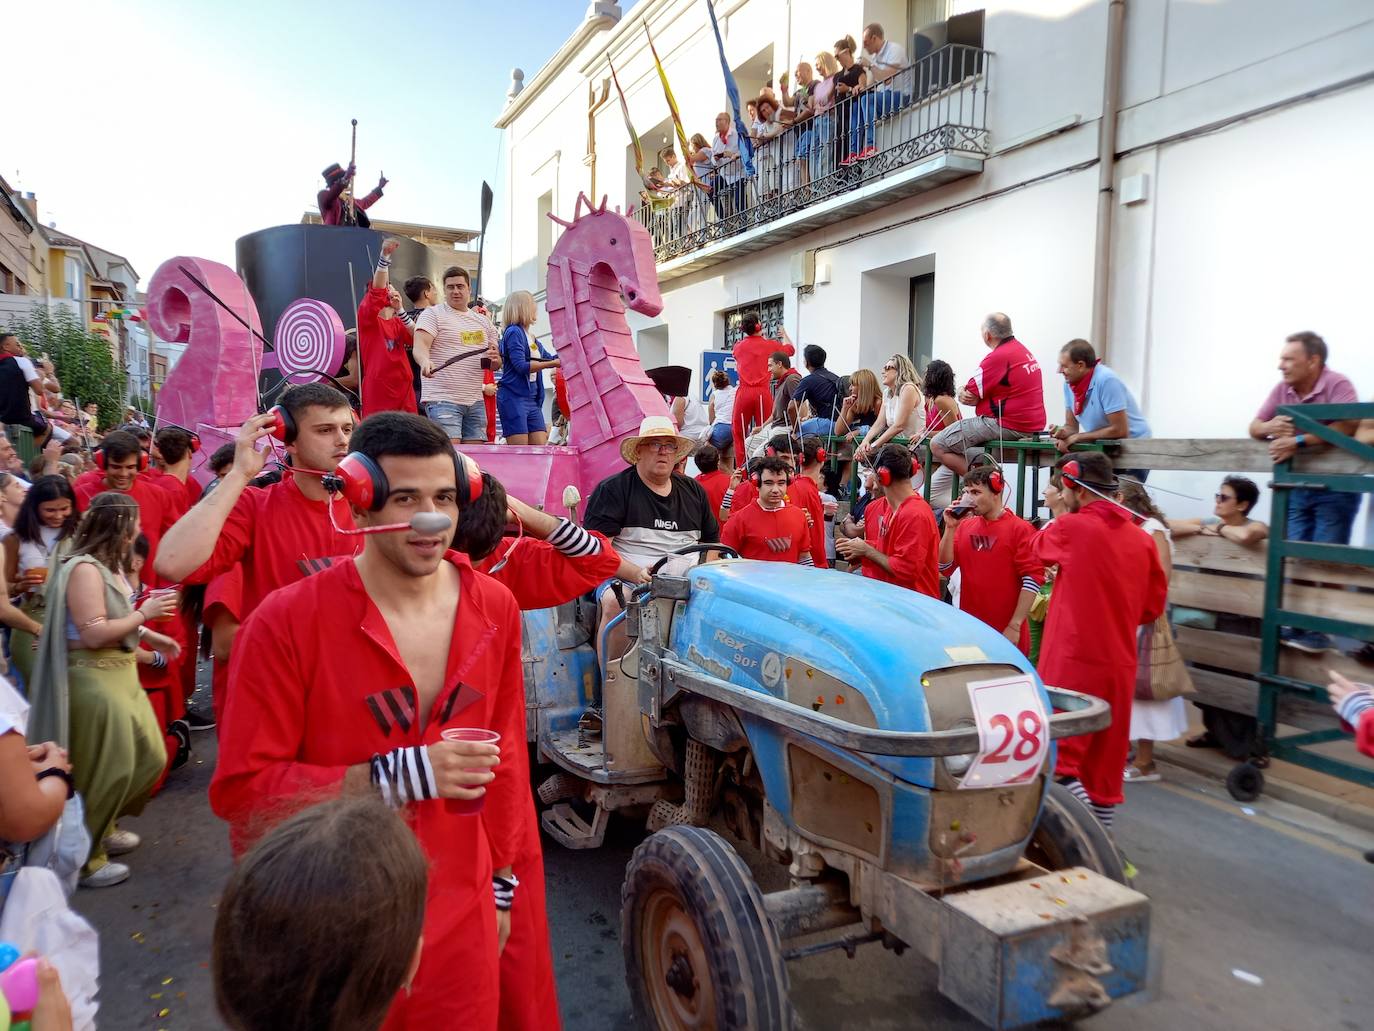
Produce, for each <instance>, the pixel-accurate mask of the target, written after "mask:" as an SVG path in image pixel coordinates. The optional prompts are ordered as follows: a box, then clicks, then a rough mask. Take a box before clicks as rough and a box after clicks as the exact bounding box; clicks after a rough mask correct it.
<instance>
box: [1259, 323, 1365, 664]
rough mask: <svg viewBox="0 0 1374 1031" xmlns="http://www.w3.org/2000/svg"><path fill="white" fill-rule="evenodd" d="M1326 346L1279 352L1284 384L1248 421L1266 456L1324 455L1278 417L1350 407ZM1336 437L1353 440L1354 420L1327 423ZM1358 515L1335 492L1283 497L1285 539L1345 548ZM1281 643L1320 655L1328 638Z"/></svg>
mask: <svg viewBox="0 0 1374 1031" xmlns="http://www.w3.org/2000/svg"><path fill="white" fill-rule="evenodd" d="M1326 358H1327V347H1326V341H1325V340H1323V339H1322V338H1321V337H1319V336H1317V334H1316V333H1312V332H1308V331H1304V332H1301V333H1293V334H1291V335H1289V336H1288V337H1287V339H1285V340H1284V343H1283V350H1282V351H1281V352H1279V372H1281V373H1282V374H1283V379H1282V380H1281V381H1280V382H1279V383H1277V384H1275V386H1274V389H1273V390H1271V391H1269V396H1268V397H1266V398H1265V399H1264V403H1263V404H1262V405H1260V408H1259V411H1258V412H1256V413H1255V418H1254V419H1253V420H1252V421H1251V422H1250V436H1252V437H1254V438H1255V439H1256V440H1267V441H1268V442H1269V457H1270V458H1271V459H1273V460H1274V461H1275V462H1283V461H1287V460H1288V459H1290V458H1292V457H1293V456H1294V455H1297V454H1298V453H1299V452H1301V453H1303V454H1311V453H1312V452H1315V451H1324V450H1326V449H1327V448H1328V447H1329V445H1327V444H1326V443H1325V442H1324V441H1322V440H1319V439H1318V438H1316V437H1315V436H1310V435H1308V434H1306V433H1299V432H1297V430H1296V429H1295V427H1294V426H1293V420H1292V419H1291V418H1289V417H1288V416H1286V415H1279V414H1278V409H1279V407H1280V406H1281V405H1321V404H1337V405H1338V404H1355V403H1357V402H1358V401H1359V395H1358V394H1356V393H1355V385H1354V384H1353V383H1351V382H1350V380H1349V379H1348V378H1347V377H1345V376H1342V375H1341V374H1340V373H1339V372H1335V371H1333V370H1332V369H1329V368H1327V365H1326ZM1326 424H1327V425H1328V426H1330V427H1331V428H1332V429H1333V430H1335V431H1337V432H1338V433H1345V434H1348V435H1351V436H1353V435H1354V434H1355V431H1356V429H1358V427H1359V424H1360V423H1359V420H1358V419H1347V420H1340V421H1330V422H1327V423H1326ZM1359 510H1360V495H1359V494H1356V493H1351V492H1347V491H1337V490H1294V491H1291V492H1290V493H1289V495H1288V539H1289V540H1290V541H1312V542H1314V543H1318V544H1349V543H1350V530H1351V527H1352V526H1353V525H1354V523H1355V514H1356V513H1357V512H1358V511H1359ZM1280 637H1281V639H1282V641H1283V643H1284V644H1287V645H1289V646H1290V647H1293V648H1298V649H1300V650H1302V651H1306V652H1314V653H1319V652H1324V651H1326V650H1327V649H1328V648H1330V647H1331V638H1330V637H1328V636H1327V635H1326V634H1323V633H1321V632H1320V631H1316V630H1295V629H1293V628H1291V627H1284V628H1282V630H1281V631H1280Z"/></svg>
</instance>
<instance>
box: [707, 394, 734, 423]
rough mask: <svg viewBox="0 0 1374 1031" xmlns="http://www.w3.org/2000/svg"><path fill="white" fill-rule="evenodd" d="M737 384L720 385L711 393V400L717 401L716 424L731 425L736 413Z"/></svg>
mask: <svg viewBox="0 0 1374 1031" xmlns="http://www.w3.org/2000/svg"><path fill="white" fill-rule="evenodd" d="M736 389H738V388H737V387H735V386H733V385H732V386H728V387H720V388H718V389H716V390H715V391H713V392H712V393H711V400H712V401H714V402H715V403H716V421H715V422H714V423H712V425H714V426H729V425H730V421H731V420H732V419H733V418H734V415H735V391H736Z"/></svg>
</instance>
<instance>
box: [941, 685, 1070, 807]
mask: <svg viewBox="0 0 1374 1031" xmlns="http://www.w3.org/2000/svg"><path fill="white" fill-rule="evenodd" d="M968 696H969V701H970V702H972V703H973V719H974V721H975V722H976V723H977V725H978V756H977V758H975V759H974V760H973V765H972V766H970V767H969V770H968V772H967V773H966V774H964V778H963V780H962V781H960V783H959V787H961V788H999V787H1003V786H1005V785H1009V784H1027V783H1029V782H1030V781H1032V780H1034V779H1035V776H1036V774H1038V773H1039V772H1040V767H1041V766H1043V765H1044V764H1045V756H1046V754H1047V753H1048V752H1049V749H1050V721H1049V719H1048V717H1047V716H1046V715H1045V706H1044V705H1043V704H1042V703H1041V701H1040V694H1039V692H1037V691H1036V690H1035V684H1034V683H1032V681H1031V678H1030V677H1026V676H1019V677H999V678H997V679H995V680H976V681H974V682H973V683H971V684H969V685H968Z"/></svg>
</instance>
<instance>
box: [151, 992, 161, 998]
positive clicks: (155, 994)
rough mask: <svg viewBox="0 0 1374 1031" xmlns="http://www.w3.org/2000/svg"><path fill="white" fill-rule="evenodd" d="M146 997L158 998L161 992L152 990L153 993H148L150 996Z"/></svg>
mask: <svg viewBox="0 0 1374 1031" xmlns="http://www.w3.org/2000/svg"><path fill="white" fill-rule="evenodd" d="M148 998H150V999H160V998H162V993H161V992H153V994H152V995H150V996H148Z"/></svg>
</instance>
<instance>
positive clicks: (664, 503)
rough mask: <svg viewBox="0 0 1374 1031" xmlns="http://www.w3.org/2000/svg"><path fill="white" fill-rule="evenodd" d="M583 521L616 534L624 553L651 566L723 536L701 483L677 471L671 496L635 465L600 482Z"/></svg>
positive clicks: (713, 541) (598, 531)
mask: <svg viewBox="0 0 1374 1031" xmlns="http://www.w3.org/2000/svg"><path fill="white" fill-rule="evenodd" d="M583 526H585V527H586V528H587V529H588V530H595V531H596V532H597V533H603V534H605V535H606V536H607V537H610V538H612V540H613V541H614V543H615V550H616V551H618V552H619V553H620V555H621V556H622V557H623V558H626V559H629V560H630V561H631V562H634V563H637V564H638V565H641V566H645V567H648V566H650V565H652V564H653V563H654V562H657V561H658V560H659V559H660V558H662V557H663V556H664V555H671V554H672V553H673V552H674V551H676V550H677V549H678V548H682V547H686V546H687V545H689V544H714V543H715V542H717V541H719V540H720V526H719V525H718V524H717V523H716V517H715V515H714V514H713V513H712V512H711V503H710V502H709V501H707V499H706V491H705V490H703V489H702V486H701V484H699V483H697V481H696V480H693V479H691V478H689V477H687V476H682V475H679V474H678V473H673V489H672V492H671V493H670V494H669V495H668V496H667V497H666V498H665V497H662V496H660V495H658V494H656V493H654V492H653V491H652V490H650V489H649V487H648V485H647V484H645V482H644V481H643V480H641V479H640V478H639V471H638V470H637V469H635V467H634V466H630V467H629V468H628V469H626V470H625V471H624V472H619V473H616V474H615V475H614V476H608V477H607V478H606V479H604V480H602V481H601V483H599V484H598V485H597V488H596V490H594V491H592V496H591V500H590V501H588V502H587V513H586V516H585V518H584V519H583Z"/></svg>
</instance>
